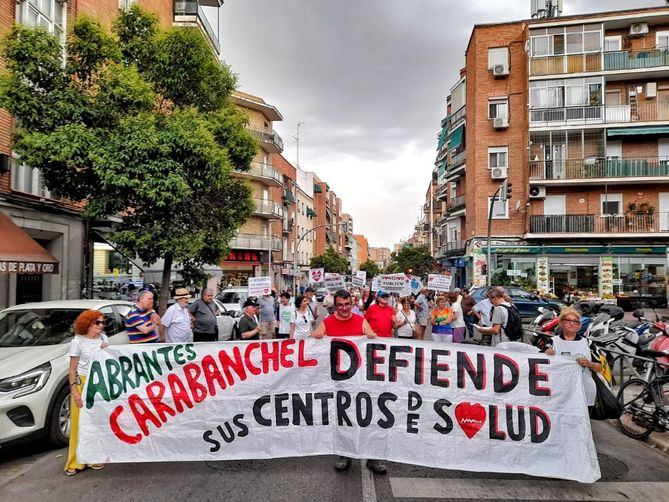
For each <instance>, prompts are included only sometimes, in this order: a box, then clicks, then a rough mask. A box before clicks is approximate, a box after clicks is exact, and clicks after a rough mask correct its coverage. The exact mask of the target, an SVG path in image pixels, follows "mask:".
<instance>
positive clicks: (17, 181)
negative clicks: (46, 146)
mask: <svg viewBox="0 0 669 502" xmlns="http://www.w3.org/2000/svg"><path fill="white" fill-rule="evenodd" d="M11 172H12V190H16V191H17V192H24V193H29V194H32V195H37V196H38V197H46V198H52V194H51V192H50V191H49V190H47V188H46V187H45V186H44V180H43V178H42V172H41V171H40V170H39V169H37V168H36V167H30V166H27V165H26V164H23V163H19V162H18V160H17V159H16V158H13V159H12V167H11ZM53 198H58V197H57V195H56V194H55V193H54V194H53Z"/></svg>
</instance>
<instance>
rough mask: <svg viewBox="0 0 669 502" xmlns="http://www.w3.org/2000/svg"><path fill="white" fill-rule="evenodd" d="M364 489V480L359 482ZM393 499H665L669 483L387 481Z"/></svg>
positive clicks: (626, 501)
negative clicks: (361, 482)
mask: <svg viewBox="0 0 669 502" xmlns="http://www.w3.org/2000/svg"><path fill="white" fill-rule="evenodd" d="M363 486H364V480H363ZM390 486H391V488H392V491H393V496H394V497H397V498H422V499H428V498H433V499H441V498H448V499H459V498H462V499H479V500H505V499H508V500H588V501H595V500H606V501H611V502H618V501H621V502H629V501H630V500H666V496H667V493H668V492H669V483H663V482H653V481H642V482H629V483H623V482H621V483H615V482H601V483H594V484H580V483H576V482H574V481H543V480H538V479H537V480H536V481H535V480H504V479H444V478H441V479H432V478H390Z"/></svg>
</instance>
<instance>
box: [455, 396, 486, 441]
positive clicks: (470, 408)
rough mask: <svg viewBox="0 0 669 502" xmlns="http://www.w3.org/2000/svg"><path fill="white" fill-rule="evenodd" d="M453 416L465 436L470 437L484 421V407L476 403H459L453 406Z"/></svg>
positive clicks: (478, 429) (474, 434)
mask: <svg viewBox="0 0 669 502" xmlns="http://www.w3.org/2000/svg"><path fill="white" fill-rule="evenodd" d="M455 418H456V419H457V421H458V425H460V428H461V429H462V430H463V431H464V433H465V434H466V436H467V437H468V438H469V439H471V438H473V437H474V436H476V433H477V432H478V431H480V430H481V427H483V424H484V423H485V408H484V407H483V406H481V405H480V404H478V403H474V404H472V403H460V404H458V405H457V406H456V407H455Z"/></svg>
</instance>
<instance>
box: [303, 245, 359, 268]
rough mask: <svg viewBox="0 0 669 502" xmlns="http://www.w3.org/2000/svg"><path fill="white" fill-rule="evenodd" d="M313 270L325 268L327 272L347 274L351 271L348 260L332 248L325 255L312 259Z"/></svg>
mask: <svg viewBox="0 0 669 502" xmlns="http://www.w3.org/2000/svg"><path fill="white" fill-rule="evenodd" d="M310 267H311V268H324V269H325V271H326V272H331V273H337V274H345V273H347V272H349V271H350V270H351V266H350V265H349V263H348V260H347V259H346V258H344V257H343V256H342V255H340V254H339V253H338V252H337V251H336V250H335V248H333V247H332V246H330V247H329V248H328V249H327V250H326V251H325V253H323V254H319V255H318V256H314V257H313V258H312V259H311V264H310Z"/></svg>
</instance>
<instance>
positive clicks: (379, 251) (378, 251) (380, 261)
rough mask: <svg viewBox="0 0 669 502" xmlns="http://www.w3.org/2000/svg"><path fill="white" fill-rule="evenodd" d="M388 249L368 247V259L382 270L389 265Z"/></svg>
mask: <svg viewBox="0 0 669 502" xmlns="http://www.w3.org/2000/svg"><path fill="white" fill-rule="evenodd" d="M390 254H391V253H390V249H388V248H386V247H370V248H369V259H370V260H372V261H373V262H374V263H376V264H377V265H378V267H379V268H380V269H381V270H383V269H385V268H386V267H387V266H388V263H390Z"/></svg>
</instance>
